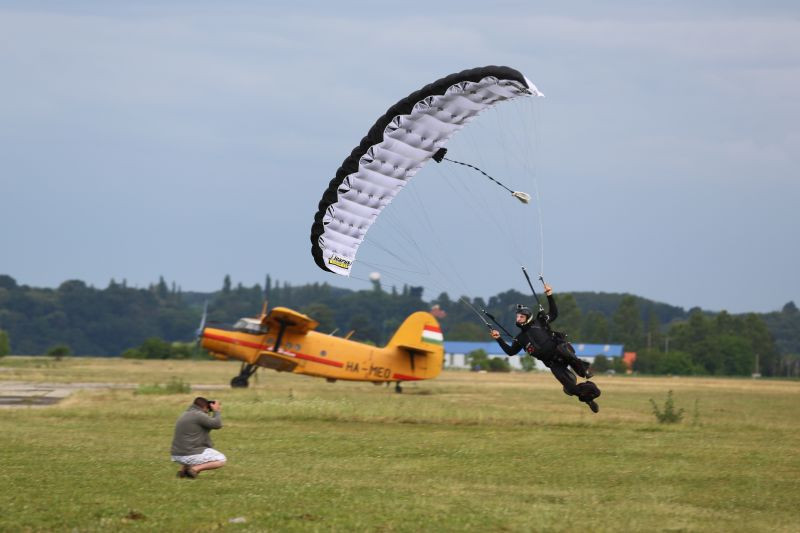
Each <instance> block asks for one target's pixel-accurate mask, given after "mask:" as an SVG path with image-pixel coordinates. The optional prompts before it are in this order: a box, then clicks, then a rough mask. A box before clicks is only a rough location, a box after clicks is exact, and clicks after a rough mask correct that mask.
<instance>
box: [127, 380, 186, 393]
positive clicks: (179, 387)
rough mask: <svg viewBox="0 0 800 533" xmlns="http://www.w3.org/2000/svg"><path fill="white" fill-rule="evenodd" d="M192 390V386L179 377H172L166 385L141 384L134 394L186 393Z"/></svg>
mask: <svg viewBox="0 0 800 533" xmlns="http://www.w3.org/2000/svg"><path fill="white" fill-rule="evenodd" d="M191 391H192V386H191V385H190V384H188V383H185V382H184V381H183V380H182V379H179V378H175V377H173V378H170V380H169V381H168V382H167V383H165V384H164V385H159V384H158V383H154V384H153V385H139V388H137V389H136V391H135V392H134V394H186V393H189V392H191Z"/></svg>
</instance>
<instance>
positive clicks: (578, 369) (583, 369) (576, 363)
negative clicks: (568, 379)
mask: <svg viewBox="0 0 800 533" xmlns="http://www.w3.org/2000/svg"><path fill="white" fill-rule="evenodd" d="M567 364H568V365H569V366H570V368H572V370H574V371H575V373H576V374H578V375H579V376H580V377H582V378H586V379H589V378H591V377H592V376H594V374H592V371H591V370H589V367H590V366H591V365H590V364H589V363H587V362H586V361H584V360H583V359H580V358H579V357H576V356H574V355H573V356H572V357H570V358H569V360H568V361H567Z"/></svg>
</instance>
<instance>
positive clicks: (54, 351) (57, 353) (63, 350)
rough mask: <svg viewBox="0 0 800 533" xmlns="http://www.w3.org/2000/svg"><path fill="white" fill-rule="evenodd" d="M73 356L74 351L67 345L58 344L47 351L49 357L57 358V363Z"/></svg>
mask: <svg viewBox="0 0 800 533" xmlns="http://www.w3.org/2000/svg"><path fill="white" fill-rule="evenodd" d="M71 354H72V350H70V349H69V346H67V345H66V344H58V345H56V346H53V347H52V348H50V349H49V350H47V355H49V356H51V357H55V359H56V361H61V359H62V358H64V357H68V356H69V355H71Z"/></svg>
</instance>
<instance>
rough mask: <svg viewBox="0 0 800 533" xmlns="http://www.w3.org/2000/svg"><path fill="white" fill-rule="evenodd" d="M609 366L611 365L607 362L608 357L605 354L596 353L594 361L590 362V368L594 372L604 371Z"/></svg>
mask: <svg viewBox="0 0 800 533" xmlns="http://www.w3.org/2000/svg"><path fill="white" fill-rule="evenodd" d="M609 368H611V365H609V363H608V357H606V356H605V355H598V356H597V357H595V358H594V362H593V363H592V370H594V371H595V372H605V371H606V370H608V369H609Z"/></svg>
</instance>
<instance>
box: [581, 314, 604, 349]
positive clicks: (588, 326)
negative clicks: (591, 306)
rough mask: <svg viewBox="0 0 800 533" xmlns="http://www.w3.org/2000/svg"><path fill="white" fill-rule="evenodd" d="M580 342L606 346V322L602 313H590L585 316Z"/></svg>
mask: <svg viewBox="0 0 800 533" xmlns="http://www.w3.org/2000/svg"><path fill="white" fill-rule="evenodd" d="M576 340H578V339H576ZM580 342H586V343H594V344H606V343H608V342H609V336H608V320H607V319H606V317H605V315H604V314H603V313H601V312H599V311H591V312H589V313H588V314H587V315H586V317H585V318H584V319H583V325H582V327H581V338H580Z"/></svg>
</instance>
